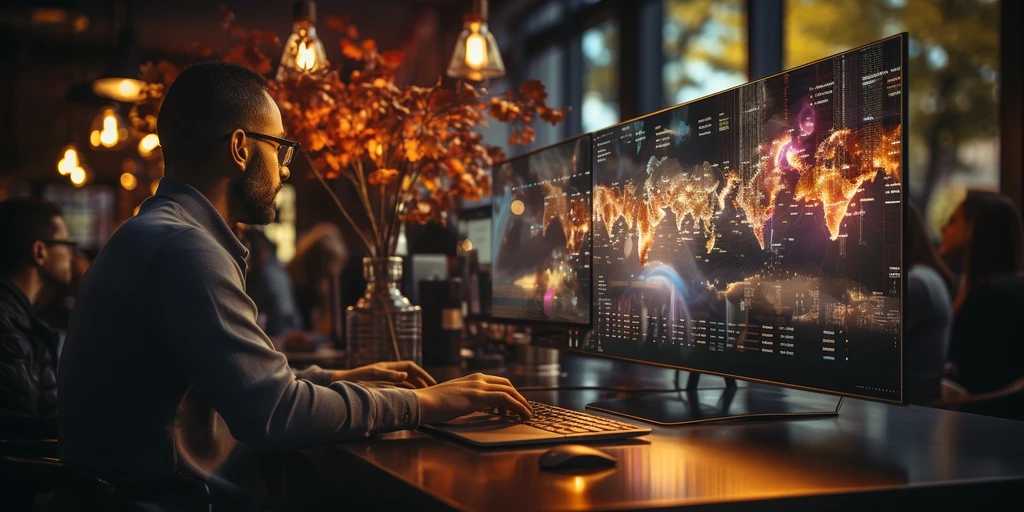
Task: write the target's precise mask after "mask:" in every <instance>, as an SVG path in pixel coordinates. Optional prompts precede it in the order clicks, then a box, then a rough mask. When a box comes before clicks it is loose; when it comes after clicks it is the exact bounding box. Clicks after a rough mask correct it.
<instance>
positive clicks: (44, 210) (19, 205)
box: [0, 198, 74, 439]
mask: <svg viewBox="0 0 1024 512" xmlns="http://www.w3.org/2000/svg"><path fill="white" fill-rule="evenodd" d="M0 247H3V249H2V250H0V438H3V439H11V438H15V437H52V436H53V435H54V432H53V427H52V419H53V418H54V417H55V416H56V414H57V376H56V373H57V372H56V369H57V344H58V341H59V335H58V334H57V331H55V330H53V329H51V328H50V326H48V325H47V324H46V322H44V321H43V320H42V319H40V318H39V316H38V315H37V314H36V310H37V308H38V307H39V305H40V304H39V302H40V299H41V297H44V296H47V295H52V292H56V291H59V290H60V289H61V288H63V287H67V286H68V285H69V284H70V283H71V259H72V256H73V252H74V242H72V241H71V240H69V239H68V229H67V226H65V225H64V218H63V216H62V215H61V212H60V209H58V208H57V207H56V206H55V205H53V204H50V203H46V202H42V201H37V200H34V199H27V198H16V199H8V200H7V201H4V202H2V203H0ZM47 420H51V421H49V422H48V421H47Z"/></svg>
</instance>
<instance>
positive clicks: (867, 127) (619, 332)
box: [583, 36, 906, 401]
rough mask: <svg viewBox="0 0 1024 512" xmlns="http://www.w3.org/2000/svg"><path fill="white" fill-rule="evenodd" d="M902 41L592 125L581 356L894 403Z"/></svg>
mask: <svg viewBox="0 0 1024 512" xmlns="http://www.w3.org/2000/svg"><path fill="white" fill-rule="evenodd" d="M902 37H904V36H896V37H893V38H890V39H887V40H884V41H881V42H879V43H876V44H873V45H869V46H866V47H863V48H859V49H856V50H853V51H850V52H847V53H844V54H841V55H838V56H835V57H833V58H829V59H826V60H822V61H818V62H816V63H813V64H809V65H806V66H803V67H800V68H796V69H793V70H790V71H788V72H785V73H782V74H779V75H775V76H772V77H769V78H767V79H764V80H760V81H756V82H752V83H750V84H747V85H744V86H741V87H738V88H735V89H731V90H728V91H725V92H723V93H720V94H717V95H713V96H709V97H706V98H703V99H700V100H697V101H694V102H691V103H688V104H684V105H680V106H678V107H674V108H672V109H669V110H666V111H662V112H658V113H655V114H652V115H650V116H647V117H644V118H641V119H638V120H635V121H632V122H627V123H623V124H621V125H618V126H615V127H612V128H610V129H607V130H604V131H601V132H598V133H595V134H594V135H593V170H594V191H593V197H594V229H593V237H594V240H593V243H594V257H593V272H594V286H595V291H594V296H595V313H594V314H595V331H594V335H593V336H591V338H590V340H589V341H588V342H587V344H586V345H585V346H584V347H583V349H584V350H588V351H595V352H600V353H602V354H605V355H609V356H616V357H623V358H629V359H636V360H642V361H648V362H654V363H659V364H665V365H671V366H678V367H685V368H693V369H698V370H704V371H709V372H715V373H721V374H726V375H734V376H738V377H742V378H748V379H753V380H762V381H770V382H777V383H782V384H787V385H793V386H798V387H807V388H814V389H819V390H827V391H833V392H838V393H843V394H850V395H857V396H864V397H869V398H875V399H882V400H895V401H898V400H901V396H902V395H901V391H902V390H901V387H902V385H901V368H900V367H901V358H902V347H901V343H902V341H901V336H900V332H901V331H900V329H901V296H902V293H901V291H902V271H901V268H902V249H901V236H902V231H901V222H902V215H903V199H904V198H903V188H902V180H903V176H902V173H903V172H904V165H903V162H904V158H903V150H904V148H903V146H902V141H903V136H902V128H903V126H902V124H903V123H904V120H905V119H906V116H905V112H904V110H905V107H904V101H903V95H904V94H905V90H906V89H905V87H904V83H903V82H904V69H905V68H904V63H903V55H904V53H903V45H904V44H905V43H904V41H903V40H902Z"/></svg>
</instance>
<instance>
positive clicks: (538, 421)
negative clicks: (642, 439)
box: [488, 402, 650, 435]
mask: <svg viewBox="0 0 1024 512" xmlns="http://www.w3.org/2000/svg"><path fill="white" fill-rule="evenodd" d="M530 407H531V408H532V409H533V417H532V418H530V419H529V420H527V421H524V422H523V424H524V425H529V426H531V427H534V428H539V429H541V430H547V431H548V432H554V433H556V434H564V435H572V434H586V433H591V432H593V433H609V432H635V431H637V430H644V431H650V429H648V428H646V427H640V426H637V425H630V424H629V423H623V422H621V421H615V420H610V419H608V418H603V417H601V416H595V415H593V414H587V413H585V412H579V411H574V410H572V409H565V408H562V407H555V406H553V405H548V404H544V403H540V402H530ZM488 412H491V413H492V414H497V413H498V412H497V411H488Z"/></svg>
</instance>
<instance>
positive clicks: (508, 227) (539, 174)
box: [491, 135, 592, 326]
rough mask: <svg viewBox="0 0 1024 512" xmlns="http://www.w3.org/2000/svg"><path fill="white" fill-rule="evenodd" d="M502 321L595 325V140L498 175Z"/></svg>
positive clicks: (495, 309) (536, 155)
mask: <svg viewBox="0 0 1024 512" xmlns="http://www.w3.org/2000/svg"><path fill="white" fill-rule="evenodd" d="M493 187H494V189H493V203H492V204H493V212H492V213H493V217H492V222H493V226H492V229H493V234H494V235H493V245H494V250H493V251H492V278H491V279H492V295H491V297H492V299H491V300H492V304H491V316H492V317H494V318H501V319H510V320H524V321H533V322H544V323H556V324H570V325H579V326H589V325H590V323H591V275H590V263H591V254H590V251H591V241H590V239H591V237H590V232H591V228H590V223H591V208H592V206H591V188H592V180H591V175H590V136H589V135H585V136H583V137H578V138H576V139H572V140H568V141H565V142H561V143H558V144H556V145H553V146H548V147H546V148H542V149H539V150H537V151H533V152H531V153H527V154H525V155H521V156H518V157H516V158H512V159H510V160H508V161H506V162H505V163H503V164H501V165H499V166H497V167H496V168H495V170H494V185H493Z"/></svg>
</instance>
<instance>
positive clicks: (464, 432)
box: [435, 412, 563, 444]
mask: <svg viewBox="0 0 1024 512" xmlns="http://www.w3.org/2000/svg"><path fill="white" fill-rule="evenodd" d="M435 428H437V429H438V430H444V431H448V432H451V433H453V434H457V435H459V436H461V437H463V438H465V439H467V440H470V441H473V442H477V443H485V444H486V443H508V442H515V441H526V440H529V439H551V438H553V437H563V436H562V435H560V434H555V433H552V432H548V431H546V430H541V429H539V428H535V427H531V426H529V425H524V424H522V423H519V422H516V421H510V420H507V419H505V418H501V417H499V416H495V415H493V414H487V413H482V412H478V413H473V414H467V415H466V416H462V417H459V418H456V419H454V420H452V421H449V422H446V423H442V424H440V425H437V426H436V427H435Z"/></svg>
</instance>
